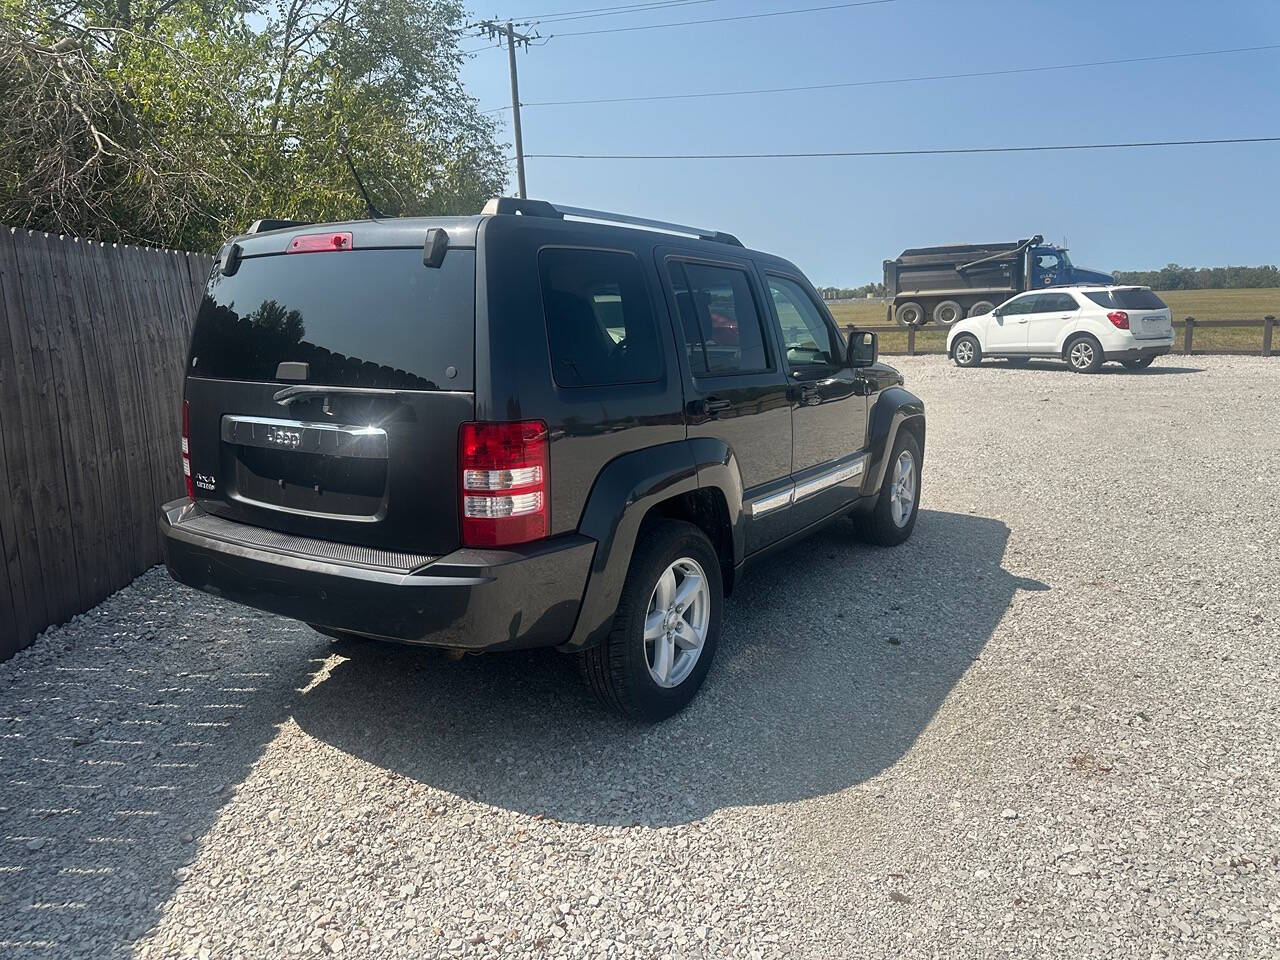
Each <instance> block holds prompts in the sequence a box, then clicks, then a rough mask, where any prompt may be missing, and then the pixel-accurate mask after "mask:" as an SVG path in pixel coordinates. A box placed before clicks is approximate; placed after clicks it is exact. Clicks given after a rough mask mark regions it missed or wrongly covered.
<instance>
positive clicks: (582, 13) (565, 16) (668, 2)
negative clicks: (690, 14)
mask: <svg viewBox="0 0 1280 960" xmlns="http://www.w3.org/2000/svg"><path fill="white" fill-rule="evenodd" d="M720 2H721V0H660V2H656V3H626V4H621V5H617V6H612V7H589V8H587V9H585V10H564V11H561V12H560V13H540V14H538V15H537V16H536V17H530V18H529V19H531V20H537V21H539V22H540V23H560V22H562V21H565V20H593V19H595V18H597V17H616V16H620V15H622V14H626V13H656V12H660V11H662V10H666V9H668V8H670V7H692V6H697V5H700V4H704V3H720Z"/></svg>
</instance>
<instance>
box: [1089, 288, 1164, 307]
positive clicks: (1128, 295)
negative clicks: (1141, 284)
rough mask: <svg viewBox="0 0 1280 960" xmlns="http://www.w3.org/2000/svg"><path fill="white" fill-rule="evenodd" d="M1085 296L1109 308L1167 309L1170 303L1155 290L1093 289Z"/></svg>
mask: <svg viewBox="0 0 1280 960" xmlns="http://www.w3.org/2000/svg"><path fill="white" fill-rule="evenodd" d="M1085 296H1086V297H1088V298H1089V299H1090V300H1092V301H1093V302H1094V303H1096V304H1097V305H1098V306H1100V307H1106V308H1107V309H1108V310H1111V309H1113V308H1114V309H1120V310H1166V309H1168V304H1166V303H1165V302H1164V301H1163V300H1161V299H1160V298H1159V297H1158V296H1156V293H1155V291H1153V290H1143V289H1136V290H1093V291H1089V292H1087V293H1085Z"/></svg>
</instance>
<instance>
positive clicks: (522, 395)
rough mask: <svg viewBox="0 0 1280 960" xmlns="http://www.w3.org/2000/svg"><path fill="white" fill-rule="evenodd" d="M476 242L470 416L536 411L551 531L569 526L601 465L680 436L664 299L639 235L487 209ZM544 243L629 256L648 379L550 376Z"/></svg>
mask: <svg viewBox="0 0 1280 960" xmlns="http://www.w3.org/2000/svg"><path fill="white" fill-rule="evenodd" d="M477 246H478V248H479V249H480V250H481V251H482V255H481V256H480V257H479V258H478V262H477V279H476V284H477V293H476V418H477V419H478V420H521V419H538V420H544V421H546V423H547V427H548V431H549V434H550V438H551V446H550V452H549V468H550V481H551V532H552V533H553V534H558V533H566V532H568V531H571V530H576V529H577V528H578V525H579V522H580V520H581V518H582V513H583V509H584V506H585V504H586V502H587V498H588V496H589V494H590V492H591V487H592V485H593V484H594V483H595V481H596V478H597V476H598V475H599V474H600V472H601V470H602V469H603V468H604V467H605V465H606V464H608V463H609V462H610V461H612V460H614V459H615V458H617V457H621V456H624V455H625V454H628V453H630V452H632V451H635V450H639V449H642V448H645V447H652V446H657V445H660V444H665V443H671V442H673V441H677V440H684V439H685V421H684V394H683V389H682V385H681V379H680V365H679V362H678V359H677V356H676V344H675V338H674V334H673V332H672V326H671V319H670V316H669V314H668V312H667V304H666V299H665V297H664V296H663V294H662V289H661V286H660V284H659V280H658V276H657V272H656V269H655V268H654V264H653V257H652V250H653V246H654V242H653V240H652V239H651V238H649V237H648V236H647V235H646V234H644V233H642V232H640V231H636V230H627V229H624V228H605V227H601V226H600V225H598V224H589V225H584V224H580V223H574V222H573V221H560V220H553V219H548V218H543V217H515V216H497V217H490V218H487V219H486V220H485V221H483V223H482V224H481V227H480V231H479V235H478V239H477ZM547 247H576V248H581V249H584V250H609V251H617V252H622V253H627V254H630V255H633V256H635V257H636V258H637V259H638V260H639V261H640V265H641V269H642V270H643V272H644V277H645V284H646V288H647V291H648V294H649V301H650V307H651V309H652V311H653V317H654V321H655V323H656V325H657V329H658V338H659V342H660V343H661V344H662V347H663V360H664V370H663V374H662V376H661V378H660V379H659V380H657V381H655V382H653V383H643V384H626V385H619V386H601V387H563V386H560V385H559V384H557V383H556V381H555V378H554V377H553V375H552V369H551V357H550V352H549V348H548V345H547V343H548V341H547V325H546V318H545V316H544V313H543V305H542V290H541V281H540V278H539V269H538V255H539V252H540V251H541V250H543V249H544V248H547Z"/></svg>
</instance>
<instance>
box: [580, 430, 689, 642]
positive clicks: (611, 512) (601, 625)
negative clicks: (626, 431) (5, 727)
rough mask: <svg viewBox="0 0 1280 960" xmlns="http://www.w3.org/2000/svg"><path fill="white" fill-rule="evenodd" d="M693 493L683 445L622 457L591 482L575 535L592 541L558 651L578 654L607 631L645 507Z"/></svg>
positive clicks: (687, 450) (646, 450)
mask: <svg viewBox="0 0 1280 960" xmlns="http://www.w3.org/2000/svg"><path fill="white" fill-rule="evenodd" d="M696 489H698V468H697V465H696V463H695V462H694V457H693V451H692V450H691V449H690V445H689V443H688V442H687V441H684V440H681V441H678V442H676V443H664V444H660V445H659V446H656V447H647V448H645V449H643V450H636V451H633V452H632V453H627V454H623V455H622V456H620V457H618V458H617V459H615V460H612V461H610V462H609V463H608V464H607V465H606V466H605V468H604V469H603V470H601V471H600V475H599V476H598V477H596V481H595V484H594V485H593V486H592V487H591V493H590V495H589V496H588V497H587V505H586V507H584V508H583V511H582V518H581V520H580V521H579V522H578V532H579V533H583V534H585V535H586V536H588V537H591V538H592V539H593V540H595V541H596V550H595V556H594V557H593V558H592V560H591V569H590V572H589V574H588V577H587V584H586V589H585V591H584V592H583V595H582V608H581V609H580V610H579V612H578V622H577V624H576V625H575V626H574V629H573V634H572V635H571V636H570V638H569V640H568V642H567V643H565V644H564V645H563V646H562V648H561V649H564V650H570V651H573V650H582V649H585V648H586V647H589V646H591V645H592V644H595V643H597V642H599V641H600V640H601V639H602V638H603V637H604V636H605V635H606V634H607V633H608V632H609V629H610V628H611V627H612V626H613V614H614V610H615V609H616V607H617V603H618V595H619V594H620V593H621V592H622V585H623V583H624V581H625V580H626V578H627V569H628V567H630V565H631V553H632V550H633V549H634V548H635V543H636V536H637V534H639V532H640V524H641V522H642V521H643V520H644V517H645V514H647V513H648V512H649V510H650V508H651V507H653V506H654V505H656V504H658V503H661V502H662V501H663V500H667V499H669V498H671V497H674V496H679V495H680V494H682V493H687V492H689V491H691V490H696Z"/></svg>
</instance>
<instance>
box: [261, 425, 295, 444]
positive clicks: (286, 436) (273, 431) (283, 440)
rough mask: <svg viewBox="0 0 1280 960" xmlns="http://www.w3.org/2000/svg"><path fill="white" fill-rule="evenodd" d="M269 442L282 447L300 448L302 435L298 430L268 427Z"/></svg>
mask: <svg viewBox="0 0 1280 960" xmlns="http://www.w3.org/2000/svg"><path fill="white" fill-rule="evenodd" d="M267 440H268V442H270V443H274V444H276V445H278V446H281V447H300V446H302V433H301V432H300V431H298V430H283V429H281V428H280V427H267Z"/></svg>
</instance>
